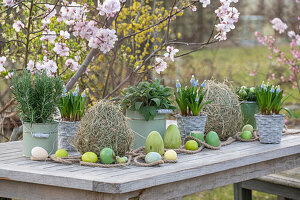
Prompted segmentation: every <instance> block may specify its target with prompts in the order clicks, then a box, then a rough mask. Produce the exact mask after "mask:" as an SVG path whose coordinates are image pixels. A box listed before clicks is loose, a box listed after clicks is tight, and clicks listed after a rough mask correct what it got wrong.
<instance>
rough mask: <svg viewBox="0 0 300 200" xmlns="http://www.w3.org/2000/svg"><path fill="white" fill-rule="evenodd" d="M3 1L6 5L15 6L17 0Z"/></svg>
mask: <svg viewBox="0 0 300 200" xmlns="http://www.w3.org/2000/svg"><path fill="white" fill-rule="evenodd" d="M3 3H4V5H5V6H8V7H13V6H14V5H16V2H15V0H3Z"/></svg>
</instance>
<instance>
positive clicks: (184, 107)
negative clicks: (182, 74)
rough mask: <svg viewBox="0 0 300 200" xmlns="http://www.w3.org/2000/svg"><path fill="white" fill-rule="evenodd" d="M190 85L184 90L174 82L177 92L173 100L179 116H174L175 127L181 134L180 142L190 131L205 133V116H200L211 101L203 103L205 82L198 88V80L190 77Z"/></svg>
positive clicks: (178, 83)
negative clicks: (175, 119)
mask: <svg viewBox="0 0 300 200" xmlns="http://www.w3.org/2000/svg"><path fill="white" fill-rule="evenodd" d="M190 82H191V85H190V86H186V87H184V88H182V87H181V84H180V82H179V80H177V82H176V88H177V92H175V99H176V103H177V105H178V108H179V110H180V112H181V114H178V115H176V118H177V125H178V128H179V130H180V133H181V138H182V140H183V139H184V138H185V137H186V136H188V135H189V134H190V132H191V131H201V132H203V133H204V131H205V123H206V118H207V115H206V114H202V113H201V110H202V108H203V107H204V106H205V105H206V104H209V103H211V102H212V101H211V100H207V101H204V100H203V99H204V96H205V94H206V91H207V90H206V89H205V86H206V85H205V82H203V83H202V84H201V85H200V86H199V83H198V80H197V81H196V80H195V77H194V75H193V76H192V78H191V80H190Z"/></svg>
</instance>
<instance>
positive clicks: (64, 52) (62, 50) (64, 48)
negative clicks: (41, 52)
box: [53, 43, 70, 57]
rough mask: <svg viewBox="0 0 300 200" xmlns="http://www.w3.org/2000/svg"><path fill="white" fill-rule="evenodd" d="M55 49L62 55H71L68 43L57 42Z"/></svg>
mask: <svg viewBox="0 0 300 200" xmlns="http://www.w3.org/2000/svg"><path fill="white" fill-rule="evenodd" d="M53 51H54V52H55V53H56V54H57V55H60V56H63V57H64V56H69V51H70V49H69V48H68V47H67V45H66V43H55V46H54V48H53Z"/></svg>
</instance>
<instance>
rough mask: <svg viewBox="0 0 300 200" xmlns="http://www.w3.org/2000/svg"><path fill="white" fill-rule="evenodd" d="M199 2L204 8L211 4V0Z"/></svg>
mask: <svg viewBox="0 0 300 200" xmlns="http://www.w3.org/2000/svg"><path fill="white" fill-rule="evenodd" d="M199 2H200V3H202V6H203V8H205V7H206V6H207V5H209V4H210V0H199Z"/></svg>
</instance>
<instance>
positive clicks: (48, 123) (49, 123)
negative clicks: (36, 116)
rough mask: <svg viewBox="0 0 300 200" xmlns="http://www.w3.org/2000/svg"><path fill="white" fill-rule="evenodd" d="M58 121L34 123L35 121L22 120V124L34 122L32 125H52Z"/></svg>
mask: <svg viewBox="0 0 300 200" xmlns="http://www.w3.org/2000/svg"><path fill="white" fill-rule="evenodd" d="M58 123H59V122H58V121H56V120H55V121H53V122H46V123H35V122H24V121H22V125H24V124H30V125H31V124H32V125H33V124H34V125H54V124H58Z"/></svg>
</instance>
